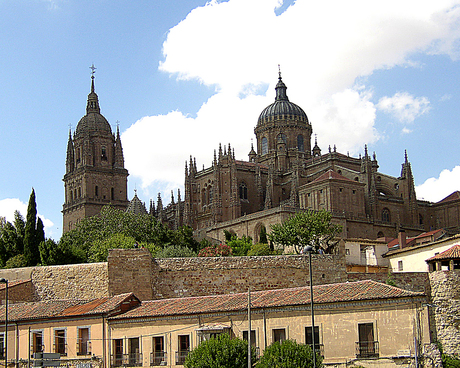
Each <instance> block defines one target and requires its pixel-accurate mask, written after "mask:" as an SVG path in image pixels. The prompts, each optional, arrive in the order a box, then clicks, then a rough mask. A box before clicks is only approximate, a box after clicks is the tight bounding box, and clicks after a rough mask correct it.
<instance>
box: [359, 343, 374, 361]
mask: <svg viewBox="0 0 460 368" xmlns="http://www.w3.org/2000/svg"><path fill="white" fill-rule="evenodd" d="M378 356H379V342H378V341H358V342H357V343H356V358H377V357H378Z"/></svg>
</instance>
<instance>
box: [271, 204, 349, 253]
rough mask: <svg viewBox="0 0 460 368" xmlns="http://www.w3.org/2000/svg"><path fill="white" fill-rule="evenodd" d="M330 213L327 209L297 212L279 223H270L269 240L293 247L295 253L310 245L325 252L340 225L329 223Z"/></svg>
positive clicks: (339, 229) (338, 231) (340, 228)
mask: <svg viewBox="0 0 460 368" xmlns="http://www.w3.org/2000/svg"><path fill="white" fill-rule="evenodd" d="M331 219H332V214H331V213H330V212H328V211H318V212H316V211H306V212H298V213H296V214H295V215H293V216H291V217H290V218H288V219H287V220H286V221H284V222H283V223H281V224H274V225H271V229H272V231H271V233H270V236H269V237H270V240H271V241H273V242H274V243H276V244H280V245H282V246H283V247H293V248H294V249H295V251H296V253H297V254H299V253H300V252H301V250H302V249H303V248H304V247H305V246H307V245H310V246H312V247H313V249H315V250H316V251H318V250H319V249H323V250H324V251H325V252H326V253H327V252H328V251H329V248H330V247H331V246H332V245H333V244H332V243H331V241H332V240H333V238H334V237H335V236H337V235H338V234H339V233H340V231H341V230H342V227H341V226H340V225H335V224H332V223H331Z"/></svg>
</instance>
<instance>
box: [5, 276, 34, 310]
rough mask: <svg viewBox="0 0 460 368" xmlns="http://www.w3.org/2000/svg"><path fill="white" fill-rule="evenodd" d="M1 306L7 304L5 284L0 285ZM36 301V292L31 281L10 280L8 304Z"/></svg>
mask: <svg viewBox="0 0 460 368" xmlns="http://www.w3.org/2000/svg"><path fill="white" fill-rule="evenodd" d="M0 287H1V290H0V304H2V305H4V304H5V294H6V293H5V289H6V287H5V284H0ZM33 301H35V292H34V287H33V285H32V281H31V280H15V281H10V279H8V303H10V304H11V303H22V302H33Z"/></svg>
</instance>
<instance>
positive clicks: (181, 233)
mask: <svg viewBox="0 0 460 368" xmlns="http://www.w3.org/2000/svg"><path fill="white" fill-rule="evenodd" d="M171 243H172V244H174V245H179V246H182V247H187V248H190V249H191V250H193V251H194V252H198V251H199V250H200V249H201V246H200V243H199V242H197V241H196V240H195V239H194V238H193V229H192V228H191V227H190V226H181V227H180V228H179V229H177V230H176V231H173V232H172V233H171Z"/></svg>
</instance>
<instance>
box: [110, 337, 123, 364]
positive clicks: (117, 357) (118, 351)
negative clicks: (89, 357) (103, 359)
mask: <svg viewBox="0 0 460 368" xmlns="http://www.w3.org/2000/svg"><path fill="white" fill-rule="evenodd" d="M123 360H124V359H123V339H115V340H113V355H112V365H113V366H114V367H120V366H122V365H124V364H123V363H124V362H123Z"/></svg>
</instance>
